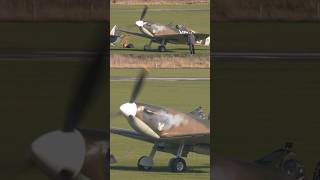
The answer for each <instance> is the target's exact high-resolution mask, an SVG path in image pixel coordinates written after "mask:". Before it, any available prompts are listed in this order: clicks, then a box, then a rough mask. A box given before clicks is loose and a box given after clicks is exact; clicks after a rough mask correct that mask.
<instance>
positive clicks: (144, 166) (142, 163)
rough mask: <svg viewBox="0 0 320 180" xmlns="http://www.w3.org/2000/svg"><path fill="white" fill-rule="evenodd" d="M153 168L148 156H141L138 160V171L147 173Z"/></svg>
mask: <svg viewBox="0 0 320 180" xmlns="http://www.w3.org/2000/svg"><path fill="white" fill-rule="evenodd" d="M152 167H153V160H152V159H150V158H149V157H148V156H142V157H141V158H140V159H139V160H138V169H140V170H143V171H149V170H151V169H152Z"/></svg>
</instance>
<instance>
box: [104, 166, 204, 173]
mask: <svg viewBox="0 0 320 180" xmlns="http://www.w3.org/2000/svg"><path fill="white" fill-rule="evenodd" d="M202 168H210V165H201V166H188V169H186V170H185V171H184V173H208V171H203V170H200V169H202ZM110 169H111V170H120V171H141V170H139V169H138V168H137V167H136V166H110ZM147 172H168V166H157V167H154V168H152V169H151V170H149V171H147Z"/></svg>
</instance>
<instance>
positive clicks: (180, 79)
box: [110, 77, 210, 81]
mask: <svg viewBox="0 0 320 180" xmlns="http://www.w3.org/2000/svg"><path fill="white" fill-rule="evenodd" d="M110 80H111V81H136V80H137V78H135V77H111V78H110ZM146 80H156V81H209V80H210V78H203V77H175V78H174V77H147V78H146Z"/></svg>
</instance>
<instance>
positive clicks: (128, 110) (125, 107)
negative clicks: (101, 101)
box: [120, 103, 137, 117]
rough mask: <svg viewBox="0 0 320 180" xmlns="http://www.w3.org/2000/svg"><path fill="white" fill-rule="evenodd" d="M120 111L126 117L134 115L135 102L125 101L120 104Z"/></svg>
mask: <svg viewBox="0 0 320 180" xmlns="http://www.w3.org/2000/svg"><path fill="white" fill-rule="evenodd" d="M120 111H121V112H122V114H124V115H125V116H126V117H129V116H130V115H131V116H136V113H137V105H136V103H125V104H122V105H121V106H120Z"/></svg>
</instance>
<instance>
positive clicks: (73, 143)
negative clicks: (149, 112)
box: [30, 49, 110, 180]
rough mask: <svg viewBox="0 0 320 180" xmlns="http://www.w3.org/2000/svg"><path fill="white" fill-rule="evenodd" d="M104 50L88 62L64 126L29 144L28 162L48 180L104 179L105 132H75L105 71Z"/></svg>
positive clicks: (90, 130)
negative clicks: (41, 171) (47, 177)
mask: <svg viewBox="0 0 320 180" xmlns="http://www.w3.org/2000/svg"><path fill="white" fill-rule="evenodd" d="M105 55H106V53H105V49H104V50H101V52H99V53H98V57H97V58H96V59H95V60H91V61H90V62H89V63H90V64H89V66H88V67H89V68H88V72H87V74H86V75H85V76H84V80H83V81H82V82H81V83H80V86H79V87H78V89H77V92H76V96H75V98H74V99H73V101H72V102H71V104H70V105H71V106H70V108H69V111H68V112H67V116H66V119H65V123H64V127H63V128H62V129H60V130H55V131H52V132H48V133H46V134H44V135H42V136H40V137H38V138H37V139H36V140H34V142H33V143H32V144H31V147H30V149H31V150H30V151H31V157H30V158H31V161H32V162H33V164H35V165H37V166H38V167H39V168H40V169H41V170H43V172H44V173H45V174H47V175H48V176H49V177H50V178H51V179H61V180H72V179H87V180H88V179H91V180H105V179H107V173H106V172H107V170H108V168H109V162H110V161H109V142H108V139H109V138H108V137H109V133H108V131H107V130H105V131H104V130H98V129H79V128H77V125H78V124H79V122H80V120H81V116H82V114H83V112H84V109H85V107H86V106H87V104H88V101H89V100H90V98H91V97H92V94H93V90H94V89H95V88H96V86H97V82H98V80H99V79H101V77H102V76H103V74H102V73H101V72H102V71H104V69H105V67H106V66H105V57H106V56H105Z"/></svg>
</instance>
